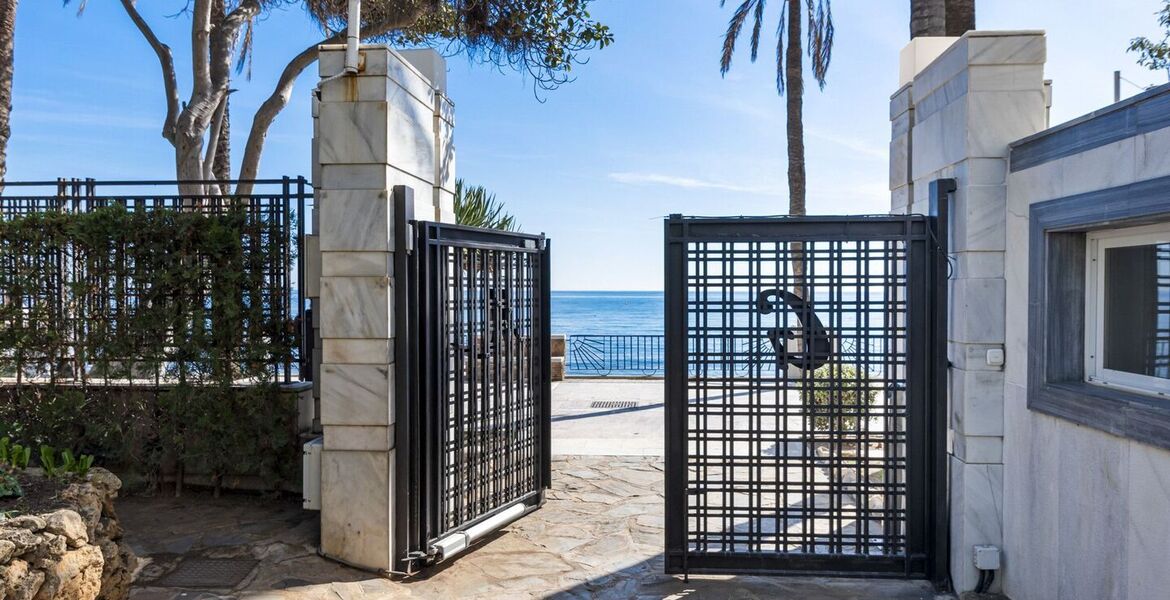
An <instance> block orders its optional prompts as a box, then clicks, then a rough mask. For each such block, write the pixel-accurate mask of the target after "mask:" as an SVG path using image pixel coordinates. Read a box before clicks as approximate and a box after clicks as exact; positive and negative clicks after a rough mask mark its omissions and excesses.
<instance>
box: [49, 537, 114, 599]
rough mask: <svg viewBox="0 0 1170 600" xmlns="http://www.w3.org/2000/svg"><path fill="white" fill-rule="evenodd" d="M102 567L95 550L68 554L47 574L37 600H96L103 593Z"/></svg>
mask: <svg viewBox="0 0 1170 600" xmlns="http://www.w3.org/2000/svg"><path fill="white" fill-rule="evenodd" d="M103 564H104V560H103V559H102V551H101V550H99V549H98V548H97V547H96V546H85V547H83V548H78V549H77V550H73V551H70V552H67V553H66V554H65V555H64V556H62V557H61V560H59V561H57V563H56V564H55V565H53V567H52V568H51V569H49V570H48V571H47V572H46V573H45V581H44V583H43V584H42V585H41V589H40V591H38V592H37V595H36V596H34V600H94V599H95V598H97V596H98V592H100V591H101V587H102V566H103Z"/></svg>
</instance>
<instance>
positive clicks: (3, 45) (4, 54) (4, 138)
mask: <svg viewBox="0 0 1170 600" xmlns="http://www.w3.org/2000/svg"><path fill="white" fill-rule="evenodd" d="M17 2H18V0H0V189H3V185H2V184H3V182H4V180H5V179H6V178H7V176H8V138H9V137H11V135H12V130H11V128H10V126H9V119H10V117H11V116H12V66H13V62H12V60H13V41H14V38H15V36H16V4H17Z"/></svg>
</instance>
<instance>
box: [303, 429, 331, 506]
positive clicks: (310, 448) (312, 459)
mask: <svg viewBox="0 0 1170 600" xmlns="http://www.w3.org/2000/svg"><path fill="white" fill-rule="evenodd" d="M324 448H325V438H321V437H319V438H314V439H311V440H309V441H307V442H305V446H304V450H303V451H302V454H301V496H302V499H301V506H302V508H304V509H305V510H321V450H323V449H324Z"/></svg>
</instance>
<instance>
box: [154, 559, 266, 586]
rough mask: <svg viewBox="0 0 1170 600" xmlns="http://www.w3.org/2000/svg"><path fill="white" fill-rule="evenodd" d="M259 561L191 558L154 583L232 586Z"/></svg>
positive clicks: (237, 583)
mask: <svg viewBox="0 0 1170 600" xmlns="http://www.w3.org/2000/svg"><path fill="white" fill-rule="evenodd" d="M259 563H260V561H258V560H253V559H250V558H191V559H187V560H185V561H183V562H181V563H179V566H178V568H176V569H175V570H174V571H171V572H170V573H167V574H166V575H164V576H163V577H162V579H159V580H158V582H157V583H155V584H154V585H158V586H163V587H185V588H215V589H227V588H234V587H236V586H237V585H239V584H240V582H242V581H244V578H245V577H247V576H248V573H251V572H252V569H255V568H256V565H257V564H259Z"/></svg>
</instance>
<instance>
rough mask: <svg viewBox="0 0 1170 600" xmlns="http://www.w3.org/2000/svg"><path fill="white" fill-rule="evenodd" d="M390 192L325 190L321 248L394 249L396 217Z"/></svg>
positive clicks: (320, 204)
mask: <svg viewBox="0 0 1170 600" xmlns="http://www.w3.org/2000/svg"><path fill="white" fill-rule="evenodd" d="M388 196H389V192H388V191H387V190H325V191H323V192H321V195H320V200H319V201H318V213H319V214H320V219H319V220H320V226H321V235H322V240H321V249H322V250H325V251H381V252H389V251H393V250H394V214H393V211H392V209H391V206H390V201H389V199H388Z"/></svg>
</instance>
